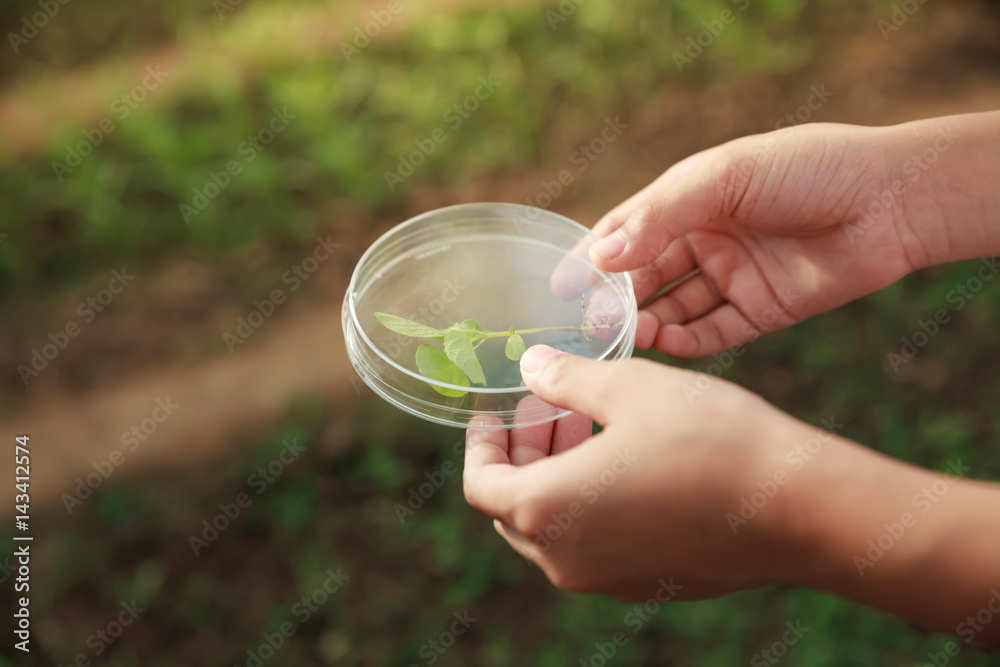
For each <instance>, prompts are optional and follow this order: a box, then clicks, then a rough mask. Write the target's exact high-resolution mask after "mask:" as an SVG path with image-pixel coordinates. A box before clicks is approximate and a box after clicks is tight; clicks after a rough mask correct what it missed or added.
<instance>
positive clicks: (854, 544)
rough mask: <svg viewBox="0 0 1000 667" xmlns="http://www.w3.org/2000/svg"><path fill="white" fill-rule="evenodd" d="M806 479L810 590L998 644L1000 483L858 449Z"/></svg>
mask: <svg viewBox="0 0 1000 667" xmlns="http://www.w3.org/2000/svg"><path fill="white" fill-rule="evenodd" d="M840 443H842V444H845V445H847V446H846V447H843V448H836V449H835V450H834V453H833V456H832V457H831V459H830V460H829V461H828V462H827V465H826V468H825V470H823V471H822V472H820V471H815V474H811V475H810V476H809V477H808V478H807V479H808V485H809V487H811V489H810V491H809V493H810V496H811V500H810V501H809V503H808V505H809V506H810V507H811V510H810V512H811V513H812V514H813V516H814V517H815V521H814V527H813V528H811V531H812V532H811V533H809V539H810V540H811V541H810V543H809V544H810V547H811V548H814V549H817V550H821V551H822V554H823V556H822V557H823V558H824V559H825V562H824V566H825V571H821V572H818V573H817V574H816V575H815V576H813V577H811V578H810V580H808V581H806V582H802V583H806V584H808V585H810V586H812V587H814V588H818V589H820V590H824V591H827V592H829V593H833V594H835V595H839V596H842V597H845V598H849V599H851V600H855V601H857V602H860V603H862V604H866V605H868V606H871V607H875V608H877V609H880V610H883V611H886V612H889V613H891V614H894V615H896V616H899V617H901V618H903V619H906V620H907V621H910V622H912V623H914V624H916V625H919V626H921V627H925V628H928V629H932V630H936V631H939V632H945V633H948V634H952V635H957V636H958V637H959V639H958V640H956V644H957V645H958V646H964V645H966V644H968V643H972V642H978V643H983V644H987V645H991V646H1000V486H997V485H994V484H988V483H984V482H977V481H972V480H967V479H962V478H961V475H962V474H964V473H966V472H967V471H966V470H964V469H963V468H962V464H961V462H959V461H954V462H952V463H951V464H950V465H951V470H952V472H951V473H949V474H939V473H933V472H930V471H926V470H922V469H919V468H915V467H913V466H910V465H908V464H905V463H901V462H898V461H895V460H893V459H889V458H887V457H884V456H882V455H879V454H877V453H875V452H871V451H870V450H866V449H865V448H861V447H859V446H857V445H855V444H854V443H847V442H846V441H840Z"/></svg>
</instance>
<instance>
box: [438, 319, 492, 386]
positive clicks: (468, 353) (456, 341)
mask: <svg viewBox="0 0 1000 667" xmlns="http://www.w3.org/2000/svg"><path fill="white" fill-rule="evenodd" d="M444 353H445V354H446V355H448V358H449V359H451V360H452V361H454V362H455V364H456V365H457V366H458V367H459V368H461V369H462V370H463V371H465V374H466V375H468V376H469V379H470V380H472V381H473V382H475V383H476V384H481V385H484V386H485V385H486V376H485V375H484V374H483V367H482V366H480V365H479V358H478V357H477V356H476V350H475V348H474V347H472V338H471V336H470V335H469V333H468V332H464V331H456V330H455V329H449V330H448V331H446V332H445V334H444Z"/></svg>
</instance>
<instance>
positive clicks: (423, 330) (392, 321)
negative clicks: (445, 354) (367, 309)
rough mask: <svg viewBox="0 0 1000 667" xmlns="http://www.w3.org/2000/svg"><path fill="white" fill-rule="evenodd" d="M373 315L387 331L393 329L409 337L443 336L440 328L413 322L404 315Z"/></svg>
mask: <svg viewBox="0 0 1000 667" xmlns="http://www.w3.org/2000/svg"><path fill="white" fill-rule="evenodd" d="M375 317H376V318H377V319H378V321H379V322H381V323H382V326H384V327H385V328H386V329H388V330H389V331H395V332H396V333H398V334H403V335H404V336H409V337H410V338H444V331H442V330H441V329H435V328H434V327H429V326H427V325H426V324H420V323H419V322H413V321H410V320H408V319H406V318H405V317H397V316H396V315H390V314H388V313H375Z"/></svg>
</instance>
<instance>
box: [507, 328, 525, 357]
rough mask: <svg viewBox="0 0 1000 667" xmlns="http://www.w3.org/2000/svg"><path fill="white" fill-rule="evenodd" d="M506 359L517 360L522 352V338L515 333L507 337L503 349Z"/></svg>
mask: <svg viewBox="0 0 1000 667" xmlns="http://www.w3.org/2000/svg"><path fill="white" fill-rule="evenodd" d="M503 351H504V354H506V355H507V358H508V359H512V360H514V361H519V360H520V359H521V355H522V354H524V339H523V338H521V337H520V336H518V335H517V334H514V335H512V336H511V337H510V338H508V339H507V345H506V346H505V347H504V349H503Z"/></svg>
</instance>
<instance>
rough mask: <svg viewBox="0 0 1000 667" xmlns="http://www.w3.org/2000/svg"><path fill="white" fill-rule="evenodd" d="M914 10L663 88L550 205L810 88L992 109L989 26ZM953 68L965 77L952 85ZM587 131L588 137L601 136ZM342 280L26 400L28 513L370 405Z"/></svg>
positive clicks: (531, 176)
mask: <svg viewBox="0 0 1000 667" xmlns="http://www.w3.org/2000/svg"><path fill="white" fill-rule="evenodd" d="M927 11H928V12H931V11H933V12H934V14H933V18H932V19H931V20H928V21H927V22H926V23H924V24H922V27H920V28H914V29H912V30H909V31H908V32H907V31H901V32H900V33H899V34H898V35H893V36H892V38H891V40H889V41H888V42H886V41H884V40H882V39H881V36H880V35H879V33H878V30H877V28H876V26H875V25H874V24H873V25H872V26H871V31H870V33H864V34H859V35H858V36H857V37H856V38H855V39H854V40H853V41H852V42H850V43H848V44H846V45H845V44H844V43H843V41H841V42H839V43H838V51H837V53H836V54H827V56H826V57H821V58H818V61H819V62H827V63H830V65H829V66H827V67H825V68H822V69H820V68H816V69H813V70H810V71H807V72H803V73H800V74H799V75H796V76H795V77H788V78H787V79H786V80H783V81H782V80H764V79H760V80H751V81H747V82H745V83H741V84H739V85H728V86H724V87H723V86H718V87H715V88H710V89H707V90H701V91H694V90H675V91H671V92H670V94H669V95H664V96H663V97H662V98H660V99H659V100H657V101H654V102H652V103H650V104H649V105H648V106H647V107H646V108H645V109H644V110H643V112H642V113H641V114H639V115H637V116H636V117H634V118H629V119H626V120H628V121H629V123H630V128H629V130H628V131H627V132H626V133H625V134H623V137H622V139H621V141H620V142H619V143H617V144H615V145H614V146H612V147H611V148H610V149H609V150H608V151H607V153H606V154H605V155H603V156H602V157H601V158H600V159H599V160H598V161H597V162H595V163H594V164H593V167H592V168H591V169H589V170H588V171H587V172H586V173H585V174H583V175H581V177H580V178H579V182H577V183H574V185H573V187H572V188H571V189H570V190H569V191H568V192H566V193H564V194H563V195H562V197H561V198H559V199H558V200H557V201H556V202H555V203H554V205H553V207H552V208H553V209H555V210H557V211H559V212H560V213H564V214H566V215H569V216H570V217H573V218H575V219H578V220H581V221H582V222H584V223H586V224H590V223H592V222H593V221H594V219H595V217H596V216H597V214H599V213H600V212H601V211H603V210H606V209H607V208H608V207H609V206H611V205H612V204H614V203H616V202H617V201H620V200H621V199H623V198H624V197H626V196H628V195H630V194H632V193H633V192H634V191H635V190H636V189H637V188H639V187H640V186H642V185H644V184H645V183H646V182H648V181H649V180H651V179H652V178H653V177H654V176H656V175H657V174H659V173H660V172H661V171H662V170H663V168H665V167H666V166H667V165H669V164H670V163H671V162H673V161H675V160H677V159H680V158H681V157H683V156H685V155H687V154H690V153H691V152H693V151H695V150H697V149H699V148H702V147H705V146H709V145H713V144H716V143H720V142H722V141H726V140H728V139H730V138H732V137H734V136H738V135H742V134H748V133H753V132H761V131H766V130H768V129H770V128H772V127H773V126H774V124H775V122H777V121H778V120H780V119H781V118H783V117H784V116H785V114H787V113H789V112H792V113H794V112H795V111H796V109H797V108H798V107H799V106H800V105H802V104H803V103H804V102H805V100H806V98H807V97H808V96H809V95H810V87H811V86H813V85H817V86H826V88H827V89H828V90H829V91H831V92H833V97H832V98H831V99H830V101H829V102H827V103H826V104H825V105H824V106H822V108H820V109H819V110H817V111H815V112H814V113H813V114H812V117H811V118H810V119H809V120H813V121H816V120H827V121H842V122H853V123H861V124H888V123H893V122H898V121H901V120H905V119H908V118H919V117H928V116H934V115H943V114H947V113H960V112H970V111H981V110H988V109H996V108H1000V71H992V72H991V71H989V69H988V68H987V66H988V65H989V64H990V63H995V62H997V50H998V46H997V45H996V44H994V38H993V37H991V36H990V35H989V26H988V25H987V26H986V27H985V28H983V26H982V25H980V24H979V23H977V22H975V21H971V20H970V19H969V17H968V16H967V15H963V13H962V11H960V10H958V9H954V8H949V7H941V8H938V7H935V8H933V9H932V8H930V7H928V9H927ZM984 30H985V36H984ZM945 61H946V62H945ZM956 71H958V72H962V74H961V75H959V76H955V74H954V73H955V72H956ZM935 72H937V74H935ZM594 131H595V132H596V131H599V123H598V125H597V126H595V130H594ZM591 136H592V135H590V134H588V133H587V132H583V133H582V134H581V136H579V137H576V141H571V142H566V143H565V147H564V152H563V153H562V154H553V155H552V156H550V157H549V158H548V159H547V160H546V162H547V164H546V165H545V166H544V167H543V168H536V169H532V170H531V171H526V170H523V169H518V170H516V171H515V170H509V171H506V172H504V173H500V174H496V175H495V176H494V177H491V178H489V179H482V180H480V181H476V182H471V183H456V184H450V185H447V186H444V185H442V186H436V187H427V188H424V189H422V190H420V191H419V192H417V193H415V194H414V195H413V196H412V197H411V198H410V200H409V201H408V202H407V204H406V210H405V211H401V212H400V217H399V219H400V220H401V219H403V218H405V217H407V216H408V215H410V214H415V213H417V212H420V211H424V210H427V209H429V208H432V207H436V206H441V205H446V204H453V203H458V202H460V201H477V200H478V201H483V200H506V201H524V199H525V197H532V196H534V195H536V194H537V193H538V192H539V191H540V189H541V185H540V184H541V182H542V181H543V180H552V179H553V177H554V175H555V174H557V173H558V172H559V170H560V169H564V168H567V167H568V162H569V155H570V153H571V152H572V151H573V149H574V146H575V145H576V144H578V143H580V142H582V141H587V140H589V138H590V137H591ZM392 222H395V221H389V220H386V221H382V224H381V225H380V226H371V227H366V228H364V231H360V232H359V231H358V230H354V234H355V235H358V234H360V235H361V236H360V238H358V239H357V247H356V248H353V249H352V250H351V251H350V252H348V253H346V254H345V256H344V259H343V261H349V260H350V255H351V254H352V253H353V254H354V255H356V254H357V253H358V252H360V249H363V248H364V247H365V246H366V245H367V244H368V243H369V242H370V241H371V240H373V239H374V237H375V236H376V235H377V233H378V231H379V228H378V227H381V228H384V227H385V226H386V225H388V224H391V223H392ZM352 245H353V244H352ZM343 273H344V271H340V272H339V273H337V274H336V275H334V274H333V272H330V273H328V274H326V277H325V278H324V280H325V281H326V284H325V287H324V289H323V290H322V294H323V296H322V297H321V298H318V299H316V303H315V304H308V306H307V307H299V308H297V309H289V310H288V311H287V312H283V313H280V314H277V315H275V317H274V321H273V322H269V323H268V325H267V327H266V329H262V330H261V331H260V332H258V333H257V334H255V335H254V337H253V338H252V339H250V340H249V341H248V342H247V343H245V344H244V345H243V346H241V347H240V348H239V349H238V350H237V352H236V353H234V354H228V353H225V352H223V353H221V354H218V355H216V356H211V357H208V358H204V359H202V360H200V361H178V360H176V359H166V360H161V361H157V362H156V363H155V364H153V363H151V364H147V365H146V366H145V367H143V368H142V369H141V370H139V371H136V372H134V373H132V374H121V375H120V376H117V375H116V377H115V378H114V380H113V381H110V382H107V383H103V384H101V386H99V387H98V388H97V389H95V390H93V391H91V392H85V393H81V394H73V393H67V392H60V391H41V392H36V393H35V394H34V395H33V396H31V397H30V399H29V400H28V401H27V402H26V403H24V405H23V409H21V410H19V414H17V415H16V416H14V417H12V418H8V419H6V420H5V421H3V422H2V423H0V442H7V443H12V442H13V439H14V437H15V436H16V435H19V434H21V433H25V432H26V433H28V434H30V435H31V438H32V441H31V442H32V449H33V451H34V458H33V463H34V466H33V484H32V490H33V500H34V502H35V503H36V507H37V506H38V505H40V504H43V503H49V504H50V505H56V504H59V498H60V496H61V494H63V493H73V489H74V487H75V486H76V482H75V481H74V480H75V479H76V478H77V477H86V476H87V475H88V474H90V473H93V472H94V470H95V468H94V466H95V464H97V466H98V467H104V468H105V469H107V465H108V464H107V463H103V462H106V461H108V460H109V456H111V454H112V452H113V451H115V450H124V451H122V459H123V460H122V462H121V465H120V466H119V468H118V469H116V470H115V472H114V473H113V474H115V475H124V474H127V475H131V474H134V473H138V472H141V471H143V470H149V469H151V468H153V467H162V466H178V467H183V466H189V465H191V464H192V463H194V462H196V461H206V460H210V459H212V458H217V457H222V456H225V455H229V454H231V450H232V448H233V446H235V445H236V444H238V443H240V442H242V441H245V438H246V437H247V436H248V435H251V434H254V433H257V432H259V431H260V430H261V429H263V428H266V427H267V426H268V425H269V424H272V423H273V422H274V421H275V420H276V419H278V418H280V417H281V415H283V414H284V413H285V411H286V410H287V409H288V407H289V405H290V404H291V403H292V402H293V401H295V400H296V399H297V398H299V397H313V398H315V397H320V398H322V400H324V401H325V402H326V403H327V404H328V405H329V406H330V409H331V412H332V413H333V414H335V415H338V416H337V419H340V420H342V421H344V422H349V421H350V420H351V418H352V415H351V413H352V406H353V405H354V404H355V403H356V401H358V400H359V395H360V396H361V398H367V397H370V396H371V392H370V391H369V390H368V389H366V388H365V389H362V390H361V391H360V392H358V391H357V379H356V378H355V377H354V375H353V370H352V369H351V367H350V364H349V362H348V360H347V358H346V355H345V352H344V346H343V339H342V334H341V328H340V295H342V294H343V291H344V289H345V288H346V280H345V279H344V277H343ZM301 303H304V302H300V305H301ZM230 305H231V306H234V307H236V308H243V307H244V305H243V304H242V303H240V304H230ZM154 326H155V324H154ZM216 333H217V332H215V333H213V335H215V334H216ZM137 335H138V334H137ZM206 335H207V334H206ZM182 359H186V357H182ZM168 398H169V400H170V401H171V402H172V403H173V404H177V405H179V406H180V407H179V408H177V409H175V410H174V411H173V414H171V415H170V416H169V417H168V418H167V419H166V420H165V421H164V422H163V423H162V424H157V425H156V431H155V433H153V434H152V435H151V436H149V439H148V441H147V442H144V443H141V444H140V445H139V446H137V447H136V448H135V451H128V447H127V446H123V444H122V438H123V433H125V432H126V431H128V430H129V429H130V428H131V427H133V426H137V427H139V428H140V429H141V428H142V424H143V420H144V419H147V418H149V417H151V415H153V411H154V408H156V406H157V400H161V401H166V399H168ZM160 414H162V412H161V413H160ZM153 423H154V422H151V421H147V422H146V425H147V426H148V425H150V424H153ZM8 470H9V463H8V462H7V461H6V460H5V461H4V464H3V466H0V472H2V474H3V475H4V476H6V475H7V474H8ZM5 493H8V492H7V491H5ZM12 504H13V503H10V502H6V500H4V501H3V502H2V503H0V513H4V512H9V511H10V509H9V508H10V507H11V506H12Z"/></svg>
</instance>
